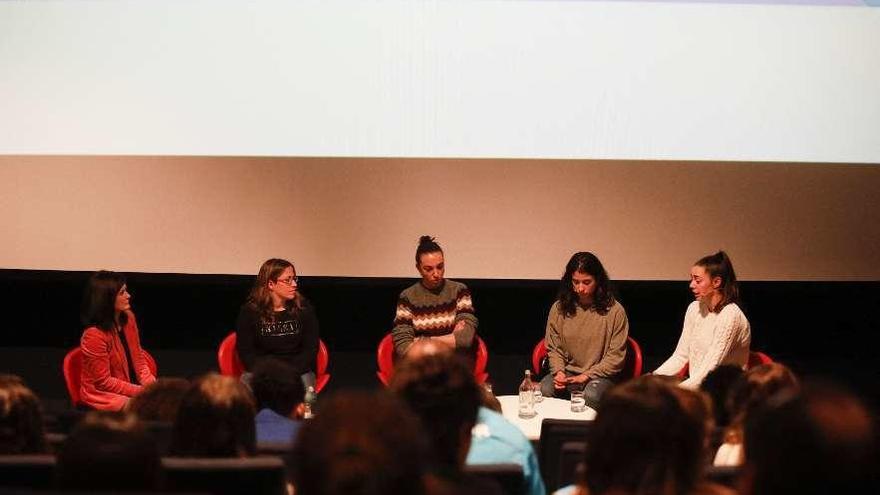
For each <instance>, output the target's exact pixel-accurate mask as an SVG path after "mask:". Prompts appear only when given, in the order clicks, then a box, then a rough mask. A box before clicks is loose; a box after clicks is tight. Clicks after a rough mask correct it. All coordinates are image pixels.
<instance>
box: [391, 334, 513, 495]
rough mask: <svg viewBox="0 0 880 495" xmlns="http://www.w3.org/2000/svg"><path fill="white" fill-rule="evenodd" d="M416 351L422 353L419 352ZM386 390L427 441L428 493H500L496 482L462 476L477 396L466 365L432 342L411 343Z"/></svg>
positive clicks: (462, 360)
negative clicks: (430, 469)
mask: <svg viewBox="0 0 880 495" xmlns="http://www.w3.org/2000/svg"><path fill="white" fill-rule="evenodd" d="M420 347H421V349H420ZM408 351H409V352H408V353H407V355H406V358H405V359H404V360H403V361H402V362H400V363H399V364H398V367H397V370H396V371H395V373H394V377H393V378H392V379H391V384H390V388H391V390H392V391H393V392H395V393H396V394H397V395H398V396H399V397H400V398H402V399H403V401H404V402H406V403H407V404H408V405H409V407H410V409H411V410H412V411H413V412H415V414H416V416H418V417H419V419H421V421H422V424H423V425H424V428H425V430H426V432H427V434H428V437H429V439H430V441H431V453H432V459H433V461H434V463H435V465H434V470H433V476H431V477H429V478H428V479H429V481H430V483H429V489H430V490H431V491H432V493H438V494H446V493H449V494H452V493H463V494H464V493H474V494H477V493H480V494H486V493H500V488H499V487H498V485H497V484H492V483H489V482H487V481H486V480H482V479H479V478H476V477H474V476H470V475H467V474H466V473H465V472H464V465H465V460H466V458H467V454H468V450H469V448H470V443H471V431H472V429H473V427H474V425H475V424H476V421H477V413H478V410H479V407H480V404H481V400H482V399H481V392H480V389H479V386H478V385H477V383H476V381H475V380H474V376H473V372H472V371H471V369H470V367H469V366H468V364H467V361H466V360H465V359H464V358H462V357H461V356H459V355H458V354H457V353H452V352H448V351H447V350H445V349H443V348H441V347H440V346H438V345H437V343H434V342H431V341H425V342H424V343H422V342H419V343H417V344H413V346H411V347H410V348H409V350H408Z"/></svg>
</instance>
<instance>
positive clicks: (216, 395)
mask: <svg viewBox="0 0 880 495" xmlns="http://www.w3.org/2000/svg"><path fill="white" fill-rule="evenodd" d="M255 415H256V411H255V409H254V400H253V397H251V394H250V392H249V391H248V389H247V388H246V387H245V386H244V385H243V384H242V383H241V382H240V381H238V380H236V379H235V378H232V377H228V376H221V375H218V374H216V373H209V374H207V375H205V376H203V377H201V378H199V379H197V380H196V381H195V382H194V383H193V384H192V385H191V386H190V388H189V390H188V391H187V392H186V394H185V395H184V396H183V401H182V402H181V404H180V409H179V410H178V412H177V421H176V422H175V423H174V430H173V433H172V436H171V449H170V450H171V453H172V454H173V455H176V456H180V457H246V456H250V455H253V454H254V453H255V451H256V426H255V424H254V416H255Z"/></svg>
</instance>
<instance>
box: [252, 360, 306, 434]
mask: <svg viewBox="0 0 880 495" xmlns="http://www.w3.org/2000/svg"><path fill="white" fill-rule="evenodd" d="M251 391H253V393H254V399H256V402H257V416H256V418H255V420H256V427H257V444H273V445H287V446H289V445H292V444H293V442H294V440H295V438H296V433H297V431H299V428H300V425H301V424H302V422H301V421H300V420H301V419H302V417H303V413H304V407H303V399H304V397H305V393H306V392H305V389H304V388H303V383H302V380H301V379H300V377H299V375H297V374H296V370H295V369H294V368H293V367H291V366H290V365H289V364H287V363H285V362H284V361H281V360H280V359H277V358H272V357H266V358H262V359H259V360H257V364H256V366H254V372H253V376H252V377H251Z"/></svg>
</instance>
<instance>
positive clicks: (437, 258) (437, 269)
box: [416, 235, 446, 289]
mask: <svg viewBox="0 0 880 495" xmlns="http://www.w3.org/2000/svg"><path fill="white" fill-rule="evenodd" d="M416 269H417V270H418V271H419V275H421V276H422V285H424V286H425V287H426V288H428V289H436V288H438V287H440V286H441V285H443V281H444V280H445V279H444V274H445V273H446V263H445V260H444V259H443V249H441V248H440V245H439V244H437V242H436V241H435V240H434V238H433V237H431V236H429V235H423V236H422V237H420V238H419V247H418V248H416Z"/></svg>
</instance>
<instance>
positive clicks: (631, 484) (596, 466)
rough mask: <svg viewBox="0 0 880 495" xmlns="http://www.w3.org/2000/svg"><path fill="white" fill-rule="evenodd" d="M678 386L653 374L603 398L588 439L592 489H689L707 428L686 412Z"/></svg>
mask: <svg viewBox="0 0 880 495" xmlns="http://www.w3.org/2000/svg"><path fill="white" fill-rule="evenodd" d="M673 387H675V385H671V384H667V383H665V382H664V381H661V380H653V379H651V378H650V376H648V377H642V378H638V379H635V380H632V381H629V382H626V383H624V384H622V385H619V386H617V387H614V388H612V389H611V390H609V391H608V392H607V393H606V394H605V396H603V398H602V407H601V408H600V409H599V411H598V414H597V415H596V420H595V423H594V425H593V429H592V431H591V434H590V437H589V441H588V442H587V450H586V485H587V487H588V490H589V493H593V494H597V495H601V494H603V493H607V492H608V491H609V490H612V489H618V490H621V491H622V492H626V493H641V494H645V495H650V494H661V493H688V492H689V491H690V490H691V489H692V488H693V487H694V485H695V483H696V481H697V476H698V474H699V470H700V465H701V461H702V452H703V438H702V431H703V428H704V426H703V425H702V424H700V422H699V420H698V419H697V418H696V417H695V416H694V415H692V414H688V413H687V412H686V411H685V409H684V408H683V407H682V404H681V402H680V401H679V399H678V398H677V396H676V393H675V392H674V391H673V390H672V389H673Z"/></svg>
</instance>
